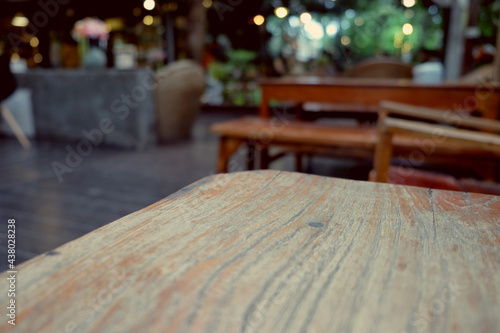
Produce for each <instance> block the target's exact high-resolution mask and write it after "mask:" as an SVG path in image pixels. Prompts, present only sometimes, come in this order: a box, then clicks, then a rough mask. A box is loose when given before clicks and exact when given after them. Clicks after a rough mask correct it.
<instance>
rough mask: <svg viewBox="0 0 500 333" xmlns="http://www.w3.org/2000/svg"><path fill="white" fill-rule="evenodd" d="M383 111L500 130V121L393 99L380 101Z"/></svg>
mask: <svg viewBox="0 0 500 333" xmlns="http://www.w3.org/2000/svg"><path fill="white" fill-rule="evenodd" d="M380 108H381V110H382V111H387V112H388V113H389V114H398V115H405V116H410V117H415V118H419V119H426V120H433V121H437V122H442V123H448V124H452V125H455V126H464V127H471V128H475V129H479V130H490V131H495V132H500V122H499V121H495V120H491V119H484V118H480V117H472V116H467V117H465V116H459V115H458V114H457V111H456V110H454V111H451V110H442V109H434V108H428V107H423V106H413V105H408V104H403V103H396V102H392V101H382V102H381V103H380Z"/></svg>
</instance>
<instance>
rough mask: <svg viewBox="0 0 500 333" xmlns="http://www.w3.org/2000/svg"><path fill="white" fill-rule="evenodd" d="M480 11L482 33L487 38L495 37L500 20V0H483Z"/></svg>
mask: <svg viewBox="0 0 500 333" xmlns="http://www.w3.org/2000/svg"><path fill="white" fill-rule="evenodd" d="M479 8H480V11H479V24H478V25H479V29H480V30H481V35H482V36H483V37H486V38H493V37H494V36H495V34H496V30H497V24H498V22H499V14H500V3H499V2H498V0H496V1H492V0H481V5H480V7H479Z"/></svg>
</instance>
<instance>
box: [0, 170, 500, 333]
mask: <svg viewBox="0 0 500 333" xmlns="http://www.w3.org/2000/svg"><path fill="white" fill-rule="evenodd" d="M499 225H500V197H494V196H486V195H472V194H468V193H462V192H446V191H432V190H427V189H423V188H415V187H405V186H397V185H390V184H379V183H367V182H358V181H351V180H341V179H335V178H326V177H320V176H312V175H306V174H299V173H286V172H278V171H255V172H243V173H234V174H222V175H216V176H212V177H209V178H204V179H202V180H201V181H199V182H197V183H195V184H193V185H191V186H188V187H186V188H184V189H183V190H181V191H179V192H177V193H175V194H173V195H171V196H169V197H167V198H165V199H163V200H161V201H159V202H157V203H155V204H153V205H151V206H149V207H147V208H145V209H143V210H140V211H138V212H136V213H133V214H131V215H128V216H125V217H123V218H121V219H119V220H117V221H115V222H113V223H111V224H109V225H107V226H104V227H102V228H100V229H98V230H96V231H94V232H92V233H90V234H87V235H86V236H84V237H82V238H79V239H77V240H75V241H73V242H70V243H67V244H65V245H63V246H61V247H59V248H58V249H56V250H55V251H53V252H51V253H50V254H46V255H41V256H38V257H36V258H34V259H33V260H30V261H28V262H26V263H25V264H22V265H21V266H19V267H18V271H19V273H18V284H17V289H18V297H17V304H18V317H17V325H16V328H15V330H13V331H14V332H30V333H31V332H131V333H132V332H134V333H135V332H498V331H500V317H499V316H498V314H499V313H500V297H499V296H500V228H499ZM0 280H1V281H2V282H1V285H0V287H1V288H2V290H6V283H5V281H6V274H2V275H0ZM6 297H7V295H6V293H4V292H2V293H0V304H1V307H2V308H4V309H5V306H6V302H7V298H6ZM10 329H11V327H9V326H8V324H7V323H6V319H5V318H4V320H3V321H2V322H1V323H0V331H1V332H9V331H10Z"/></svg>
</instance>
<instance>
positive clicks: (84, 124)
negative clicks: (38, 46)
mask: <svg viewBox="0 0 500 333" xmlns="http://www.w3.org/2000/svg"><path fill="white" fill-rule="evenodd" d="M16 79H17V82H18V86H19V88H28V89H30V90H31V92H32V102H33V117H34V123H35V131H36V135H37V137H38V138H41V139H58V140H67V141H82V140H87V141H89V142H91V143H92V144H93V145H94V146H97V145H101V144H103V145H110V146H118V147H123V148H134V149H142V148H144V147H145V146H146V145H147V144H149V143H152V142H155V141H156V134H155V128H154V126H155V118H156V113H155V98H154V89H155V87H156V81H155V77H154V72H153V71H151V70H148V69H136V70H116V69H102V70H84V69H37V70H30V71H28V72H26V73H17V74H16Z"/></svg>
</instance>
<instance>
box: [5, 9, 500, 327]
mask: <svg viewBox="0 0 500 333" xmlns="http://www.w3.org/2000/svg"><path fill="white" fill-rule="evenodd" d="M499 9H500V6H499V2H498V1H496V0H258V1H257V0H255V1H246V0H122V1H106V2H104V1H97V0H85V1H83V0H0V58H1V64H0V65H1V66H2V67H1V68H0V73H1V74H0V81H1V82H0V85H1V91H0V97H1V100H0V105H1V111H2V116H1V117H0V156H1V157H0V170H1V171H2V172H1V173H0V219H1V223H0V225H1V226H2V230H0V237H1V238H0V244H7V240H8V239H9V238H10V236H8V232H7V230H8V229H7V228H8V226H7V223H9V225H10V223H11V222H7V221H15V223H16V234H15V235H16V236H15V237H16V240H17V243H16V244H17V245H16V249H15V260H16V265H22V264H23V263H25V264H26V265H27V266H26V270H28V269H29V268H33V269H34V268H35V267H34V266H35V264H37V266H43V263H48V260H57V254H58V253H59V252H60V251H59V250H58V249H59V247H60V246H62V245H64V244H66V245H68V246H70V244H75V245H74V246H76V244H77V243H73V242H74V241H75V240H76V242H78V241H80V239H84V240H85V241H86V242H88V244H89V245H88V248H87V249H86V250H82V251H84V252H85V253H92V251H93V250H92V246H94V245H92V244H94V243H92V242H91V241H90V240H91V239H92V237H95V239H97V238H99V237H100V236H99V235H100V234H99V232H100V230H107V229H102V228H103V227H104V228H107V227H108V226H109V225H117V224H120V223H121V222H120V221H122V220H120V219H122V218H124V217H126V216H127V217H128V216H132V215H133V214H138V213H137V212H144V209H153V210H154V209H157V207H160V206H158V205H160V204H159V203H161V205H164V204H165V205H166V203H168V202H171V201H172V205H175V203H174V201H175V200H177V201H178V198H179V197H182V196H183V195H185V193H188V192H189V191H191V190H192V189H193V188H195V187H197V186H204V185H203V184H205V183H206V182H211V181H214V179H215V180H218V179H225V178H218V177H224V176H223V175H226V174H227V175H228V177H229V176H230V175H231V174H233V175H234V177H243V176H238V175H246V174H249V175H254V176H255V175H256V176H255V177H257V178H258V177H264V175H267V174H266V172H282V173H279V175H285V174H286V175H289V177H290V179H292V178H293V177H299V176H298V175H301V176H300V177H302V176H303V177H306V176H307V177H324V178H317V179H325V180H324V182H325V184H326V183H328V181H329V180H328V181H327V179H337V181H344V180H346V181H353V183H352V184H354V185H346V189H345V191H346V193H348V192H349V190H348V188H350V186H352V188H357V187H356V186H357V185H356V184H358V182H359V184H361V183H363V184H365V183H366V182H367V184H368V185H363V186H372V187H370V188H371V189H372V190H369V192H367V193H363V194H360V196H365V195H366V196H371V195H372V196H377V194H375V193H378V192H376V191H375V190H374V189H378V188H379V187H376V186H392V185H394V186H395V187H394V188H395V189H398V188H405V189H406V188H407V187H408V188H410V187H412V188H413V187H417V189H416V190H414V191H419V189H426V191H450V192H446V193H451V194H449V195H450V197H451V196H452V195H453V193H455V192H456V193H460V194H464V195H465V194H466V195H468V196H469V195H470V196H472V197H473V198H476V196H477V198H479V196H481V198H483V199H482V200H483V201H481V202H482V203H483V204H486V202H488V204H489V203H491V202H497V201H496V200H497V199H496V198H497V197H496V196H499V195H500V169H499V162H500V136H499V133H500V123H499V122H498V121H499V120H500V119H499V112H500V83H499V82H500V50H499V48H498V47H499V45H500V33H499V31H500V30H499V26H498V20H499V15H500V12H499ZM264 170H270V171H264ZM247 172H249V173H247ZM277 174H278V173H277ZM273 175H274V174H273ZM249 177H250V176H249ZM276 177H278V176H276ZM280 177H281V176H280ZM283 177H285V176H283ZM238 179H239V178H238ZM273 179H274V178H273ZM293 179H295V178H293ZM297 179H299V180H297V184H296V186H297V188H295V189H289V190H285V187H283V191H290V193H293V192H294V191H297V192H298V193H302V192H301V191H302V188H301V187H300V186H301V185H300V184H303V183H305V182H306V181H305V180H303V178H297ZM304 179H313V178H304ZM314 179H316V178H314ZM322 181H323V180H321V181H319V180H318V182H319V183H321V182H322ZM216 182H217V181H216ZM270 182H271V181H270ZM220 183H224V184H225V185H224V186H221V185H220ZM256 183H257V181H255V182H252V181H249V183H248V184H247V185H241V186H248V189H249V190H248V191H253V189H254V188H253V187H252V186H253V185H252V184H256ZM372 183H373V184H372ZM381 183H388V184H392V185H387V184H381ZM193 184H194V185H193ZM197 184H198V185H197ZM200 184H201V185H200ZM242 184H243V183H242ZM342 184H343V183H342ZM346 184H347V183H346ZM348 184H351V183H348ZM225 186H229V185H227V184H226V183H225V182H223V181H222V180H221V181H219V184H218V185H217V184H216V185H215V189H213V190H206V191H204V190H201V192H200V194H199V197H198V198H196V199H192V200H191V201H190V202H191V204H192V205H193V206H192V207H185V211H186V212H187V213H186V214H188V215H189V214H191V212H193V211H194V210H196V207H198V206H200V207H201V206H203V205H204V202H202V200H201V199H200V198H201V197H203V198H205V199H206V200H212V199H213V200H216V199H215V197H216V196H217V193H218V192H221V191H223V190H222V188H224V189H225ZM266 186H267V185H266ZM280 186H281V185H280ZM282 186H285V185H282ZM304 186H305V185H304ZM311 186H312V185H311ZM315 186H316V185H315ZM318 186H319V185H318ZM325 186H326V185H325ZM359 186H361V185H359ZM374 186H375V187H374ZM265 188H267V187H262V189H259V190H258V191H257V190H255V193H253V194H252V195H255V196H259V194H258V193H260V191H264V189H265ZM287 188H288V187H287ZM384 188H385V187H384ZM387 188H389V187H387ZM391 188H392V187H391ZM237 190H238V191H240V190H241V189H240V188H238V189H237ZM212 191H213V193H212ZM395 191H396V190H395ZM401 191H403V190H401ZM208 192H210V193H211V194H210V195H208ZM265 193H266V192H265V191H264V192H263V194H262V196H263V197H265V195H266V194H265ZM282 193H283V192H276V198H279V197H280V196H281V195H284V194H282ZM398 193H399V192H398ZM405 193H406V192H405ZM412 193H413V192H412ZM418 193H420V192H418ZM426 193H427V192H426ZM429 193H431V192H429ZM436 193H437V192H436ZM439 193H441V192H439ZM443 193H444V192H443ZM346 195H347V194H346ZM401 195H402V196H404V194H401ZM447 195H448V194H447ZM457 195H459V194H457ZM212 196H214V197H212ZM304 197H305V198H306V197H307V195H304ZM165 198H166V199H165ZM225 198H226V197H225ZM228 198H231V196H229V195H228V196H227V198H226V200H231V199H228ZM205 199H204V200H205ZM286 200H288V199H283V201H277V203H276V204H277V205H278V206H280V205H282V204H285V201H286ZM315 200H316V199H315ZM318 200H319V199H318ZM412 200H415V202H418V200H417V199H415V198H413V199H412ZM450 200H451V199H450ZM471 200H472V199H471ZM478 200H479V199H478ZM436 204H437V203H436ZM151 205H152V206H151ZM214 205H215V204H214ZM415 205H418V204H417V203H415ZM492 205H493V204H492ZM495 205H496V206H495ZM495 205H493V206H492V207H490V208H489V210H488V214H492V215H491V216H492V217H490V220H488V221H493V223H496V224H495V225H496V229H495V230H497V231H496V232H497V233H498V223H499V221H500V220H499V216H500V208H499V206H498V203H496V204H495ZM146 207H147V208H146ZM161 207H163V206H161ZM224 207H225V206H224ZM263 207H267V206H266V205H263ZM280 207H281V206H280ZM158 209H160V210H161V209H165V211H166V208H158ZM200 209H201V208H200ZM218 209H219V208H218V207H216V206H214V207H213V208H212V211H215V210H218ZM220 209H221V210H224V208H220ZM274 209H275V208H269V214H273V213H272V212H273V211H274ZM276 209H277V208H276ZM401 209H404V207H403V208H401ZM457 209H458V208H457ZM229 213H230V212H229V211H228V213H227V214H229ZM477 213H478V214H479V213H482V211H481V212H479V211H478V212H477ZM129 214H132V215H129ZM144 214H146V213H144ZM151 214H152V213H151ZM193 214H194V213H193ZM200 214H201V213H200ZM433 214H434V213H433ZM436 214H437V213H436ZM450 214H451V215H450V216H452V215H453V213H452V212H451V213H450ZM470 214H472V215H474V214H476V213H474V211H472V213H470ZM146 215H147V214H146ZM208 215H210V214H208ZM134 216H135V215H134ZM148 216H149V215H148ZM151 216H152V215H151ZM189 216H191V215H189ZM193 216H195V215H193ZM196 216H197V215H196ZM467 216H468V215H467ZM477 216H480V215H477ZM488 216H489V215H488ZM193 219H194V217H193ZM207 219H208V217H207ZM113 221H116V222H113ZM127 221H128V220H125V221H124V222H123V223H125V222H127ZM495 221H496V222H495ZM112 222H113V223H114V224H110V223H112ZM233 222H234V223H238V220H235V221H233ZM186 223H187V222H186ZM192 223H194V220H193V222H192ZM200 223H201V222H200ZM269 223H271V222H269ZM125 224H126V223H125ZM309 225H310V226H311V228H312V227H318V226H319V227H323V224H322V223H321V221H316V222H311V223H309ZM412 225H413V224H412ZM110 228H111V227H110ZM196 228H197V227H195V226H194V224H193V230H195V229H196ZM221 230H225V229H221ZM266 230H267V229H266ZM193 232H194V231H193ZM220 232H221V233H223V231H220ZM92 235H95V236H92ZM108 237H110V238H113V237H114V236H111V234H110V235H108ZM200 237H201V236H200ZM248 237H250V236H248ZM498 239H500V238H499V236H498V235H497V238H496V241H495V242H496V243H495V244H496V248H495V250H494V251H496V252H494V253H495V254H494V255H495V256H496V258H497V259H498V258H499V257H500V254H499V252H498V248H500V244H499V243H498ZM130 241H132V240H130ZM82 242H83V241H82ZM193 242H194V240H193ZM82 244H83V243H82ZM116 246H118V244H116ZM186 246H188V245H186ZM193 246H194V245H193ZM221 246H222V245H221ZM300 246H302V245H300ZM304 246H305V245H304ZM485 246H486V245H485ZM68 249H69V248H68ZM179 249H180V250H179V251H184V250H182V248H179ZM110 251H111V250H110ZM138 251H139V249H136V250H135V252H137V253H136V254H137V255H140V252H138ZM135 252H134V253H135ZM1 253H2V254H5V258H7V255H8V254H10V253H11V252H8V247H7V245H5V246H3V245H2V251H1ZM80 254H81V253H80ZM74 256H76V252H75V253H74ZM118 257H119V255H118ZM118 257H117V258H118ZM44 258H47V259H44ZM54 258H55V259H54ZM72 258H76V257H72ZM78 258H80V257H78ZM33 260H38V261H37V262H36V263H33V264H32V265H31V266H32V267H31V266H29V264H30V263H31V262H32V261H33ZM43 260H46V261H43ZM68 260H69V259H68ZM71 260H73V259H71ZM74 260H77V259H74ZM78 260H80V259H78ZM81 260H83V259H81ZM116 260H118V259H116ZM498 262H499V261H498V260H497V261H496V265H497V266H496V267H497V268H498ZM8 264H9V263H8V261H7V260H3V258H2V262H0V269H1V271H6V270H8V269H9V265H8ZM47 265H48V264H47ZM405 265H406V264H405ZM21 267H23V266H21ZM398 267H399V266H398ZM10 268H11V270H12V267H10ZM163 271H164V272H165V271H166V268H165V269H164V270H163ZM498 271H499V270H497V271H496V279H497V280H496V281H497V282H498V278H499V277H498ZM19 272H20V273H19V274H20V275H19V279H20V278H21V274H22V269H21V268H20V271H19ZM33 274H35V273H33ZM37 274H38V273H37ZM40 274H41V273H40ZM150 274H153V273H151V272H150ZM155 274H156V273H155ZM200 274H201V275H203V273H200ZM221 274H222V273H221ZM179 288H181V287H179ZM496 288H497V289H496V292H497V293H498V284H497V287H496ZM19 292H20V293H21V292H22V291H19ZM2 293H3V291H2ZM117 294H118V293H117ZM19 297H21V296H19ZM113 297H114V296H113ZM165 297H166V296H165ZM214 297H215V296H214ZM304 297H305V296H304ZM499 299H500V298H499ZM2 304H3V303H2ZM446 304H448V303H446ZM103 306H104V305H103ZM193 306H194V305H193ZM276 306H278V305H276ZM495 306H496V307H497V308H498V306H499V305H498V302H497V303H496V305H495ZM493 308H494V307H493ZM19 311H21V309H19ZM318 311H319V310H318ZM19 313H21V312H19ZM42 313H43V312H42ZM24 317H26V316H24ZM24 317H22V318H24ZM96 317H97V315H96ZM22 318H21V317H18V320H21V319H22ZM196 318H198V317H196ZM252 318H253V317H252ZM26 320H27V319H26ZM110 320H111V319H110ZM184 320H186V321H187V322H189V319H184ZM247 320H249V319H248V318H247ZM493 321H495V320H493ZM155 323H156V322H155V321H154V320H152V321H151V325H153V326H154V324H155ZM196 323H197V321H196ZM265 323H267V321H266V322H265ZM313 323H314V321H313ZM427 323H428V324H430V325H431V326H432V323H433V321H429V320H428V321H427ZM495 323H496V324H497V325H500V324H499V323H498V318H497V319H496V322H494V323H493V324H492V325H493V326H491V327H495V326H494V324H495ZM31 324H33V325H35V324H36V323H35V322H34V321H33V322H31V323H30V325H31ZM1 325H3V323H2V324H0V327H2V326H1ZM123 325H128V324H125V323H123ZM192 325H195V324H192ZM207 325H208V324H207ZM228 325H229V324H228ZM239 325H240V327H241V331H246V330H244V329H243V328H242V327H244V325H243V324H241V323H240V324H239ZM241 325H243V326H241ZM259 325H260V324H259ZM318 325H319V324H318ZM153 326H151V327H153ZM27 327H28V326H27ZM29 327H37V326H36V325H35V326H29ZM41 327H45V326H41ZM47 327H48V326H47ZM82 327H85V329H87V325H86V324H85V326H80V327H79V328H80V329H82ZM88 327H91V326H88ZM103 327H105V326H103ZM118 327H120V326H118ZM124 327H127V329H129V328H130V327H132V326H124ZM179 327H184V326H179ZM186 327H187V326H186ZM190 327H191V326H190ZM196 327H202V326H192V327H191V330H183V329H179V328H178V329H177V330H176V329H173V330H165V331H193V332H200V331H201V330H198V329H197V328H196ZM203 327H204V328H206V329H207V330H206V331H211V329H210V327H212V326H203ZM214 327H215V326H214ZM227 327H232V326H227ZM266 327H267V326H266ZM317 327H321V325H320V326H317ZM339 327H340V326H339ZM422 327H423V326H422ZM491 327H490V328H491ZM496 327H497V328H498V327H499V326H496ZM426 328H427V326H426ZM85 329H84V330H77V331H86V330H85ZM94 329H95V327H94ZM94 329H90V328H89V330H88V332H91V331H94V332H95V331H96V330H94ZM407 329H408V328H407ZM413 329H416V328H415V327H413ZM30 330H31V328H30V329H28V328H26V332H28V331H30ZM99 330H100V329H97V331H99ZM2 331H3V330H2ZM31 331H32V332H33V331H35V330H31ZM36 331H40V332H42V331H44V330H43V329H41V330H36ZM47 331H50V330H47ZM66 331H68V330H66ZM69 331H71V330H69ZM103 331H111V330H104V329H103ZM122 331H127V330H122ZM150 331H156V330H150ZM160 331H161V330H160ZM222 331H226V330H222ZM227 331H231V330H229V329H228V330H227ZM257 331H258V330H257ZM262 331H266V330H262ZM278 331H280V330H278ZM282 331H283V332H285V331H287V332H289V331H294V330H287V329H283V330H282ZM304 331H307V330H304ZM319 331H321V330H318V331H317V332H319ZM339 331H342V330H339ZM346 331H349V330H346ZM354 331H356V330H354ZM359 331H364V330H359ZM389 331H390V330H389ZM401 331H403V330H401ZM407 331H412V332H413V331H415V332H423V331H424V330H407ZM444 331H446V330H443V332H444ZM458 331H461V330H458ZM462 331H464V332H465V331H467V330H462ZM477 331H479V330H477ZM484 331H488V330H486V329H485V330H484ZM491 331H492V332H493V331H494V329H493V330H491ZM297 332H299V330H297ZM301 332H302V331H301Z"/></svg>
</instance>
